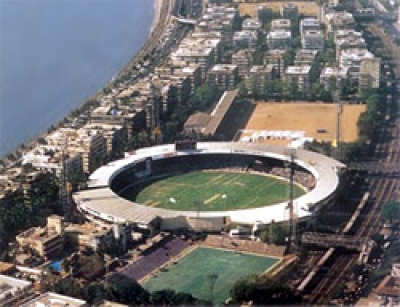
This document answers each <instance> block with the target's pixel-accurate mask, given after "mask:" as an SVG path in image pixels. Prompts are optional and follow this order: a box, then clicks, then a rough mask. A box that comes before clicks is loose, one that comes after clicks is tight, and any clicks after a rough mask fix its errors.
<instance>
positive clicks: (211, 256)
mask: <svg viewBox="0 0 400 307" xmlns="http://www.w3.org/2000/svg"><path fill="white" fill-rule="evenodd" d="M279 260H280V259H279V258H273V257H266V256H261V255H255V254H247V253H242V252H235V251H231V250H223V249H214V248H208V247H196V248H195V249H194V250H193V251H191V252H190V253H189V254H187V255H186V256H184V257H183V258H181V259H180V260H179V261H177V262H173V263H172V264H171V265H170V266H169V267H167V268H166V269H164V270H160V271H159V272H158V273H157V275H156V276H153V277H151V278H150V279H149V280H148V281H146V282H145V283H144V284H143V287H144V288H146V289H147V290H149V291H151V292H153V291H157V290H161V289H165V288H166V285H167V287H168V288H170V289H173V290H175V291H178V292H185V293H190V294H192V295H193V296H194V297H197V298H198V299H204V300H208V301H213V303H214V304H221V303H223V302H224V301H225V300H226V299H227V298H228V297H229V289H230V288H231V287H232V285H233V284H234V282H235V281H236V280H238V279H240V278H241V277H243V276H247V275H251V274H259V273H262V272H265V271H266V270H268V269H270V268H272V267H273V266H274V265H275V264H276V263H278V261H279Z"/></svg>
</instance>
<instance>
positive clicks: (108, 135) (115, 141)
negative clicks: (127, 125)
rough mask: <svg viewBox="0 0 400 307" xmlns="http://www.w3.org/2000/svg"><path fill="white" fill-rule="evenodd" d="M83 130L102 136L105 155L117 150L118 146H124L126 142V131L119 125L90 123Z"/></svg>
mask: <svg viewBox="0 0 400 307" xmlns="http://www.w3.org/2000/svg"><path fill="white" fill-rule="evenodd" d="M84 128H85V129H87V130H92V131H97V132H98V133H99V134H101V135H103V137H104V139H105V145H106V154H107V155H110V154H111V153H112V152H113V151H115V150H117V149H118V146H120V144H124V143H126V141H127V137H126V130H125V129H124V127H123V126H121V125H110V124H96V123H92V124H87V125H85V126H84Z"/></svg>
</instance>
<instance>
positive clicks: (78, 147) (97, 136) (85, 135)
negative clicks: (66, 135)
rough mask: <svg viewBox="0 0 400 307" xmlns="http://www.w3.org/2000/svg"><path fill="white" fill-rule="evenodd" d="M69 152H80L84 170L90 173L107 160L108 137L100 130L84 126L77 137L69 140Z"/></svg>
mask: <svg viewBox="0 0 400 307" xmlns="http://www.w3.org/2000/svg"><path fill="white" fill-rule="evenodd" d="M68 152H69V153H71V154H80V155H81V157H82V169H83V172H85V173H87V174H90V173H91V172H93V171H94V170H95V169H97V168H98V167H100V166H101V165H103V163H104V162H105V157H106V154H107V148H106V139H105V138H104V136H103V135H102V134H101V133H100V132H99V131H93V130H91V129H88V128H85V127H82V128H80V129H79V130H77V135H76V137H75V138H73V139H71V138H70V139H69V140H68Z"/></svg>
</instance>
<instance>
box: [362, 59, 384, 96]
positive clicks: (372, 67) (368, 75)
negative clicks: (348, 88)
mask: <svg viewBox="0 0 400 307" xmlns="http://www.w3.org/2000/svg"><path fill="white" fill-rule="evenodd" d="M380 74H381V60H380V59H379V58H373V59H364V60H362V61H361V65H360V76H359V78H358V87H359V90H360V91H366V90H368V89H371V88H379V80H380Z"/></svg>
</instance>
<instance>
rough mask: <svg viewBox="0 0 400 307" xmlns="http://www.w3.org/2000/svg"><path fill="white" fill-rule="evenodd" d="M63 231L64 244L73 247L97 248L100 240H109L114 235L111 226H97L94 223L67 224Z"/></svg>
mask: <svg viewBox="0 0 400 307" xmlns="http://www.w3.org/2000/svg"><path fill="white" fill-rule="evenodd" d="M64 233H65V245H67V246H69V247H70V248H73V249H82V248H85V247H90V248H92V249H93V250H97V248H98V247H99V244H100V243H101V242H109V241H111V238H112V237H113V236H114V233H113V228H112V227H111V226H109V227H105V226H99V225H97V224H94V223H85V224H67V225H66V226H65V232H64Z"/></svg>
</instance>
